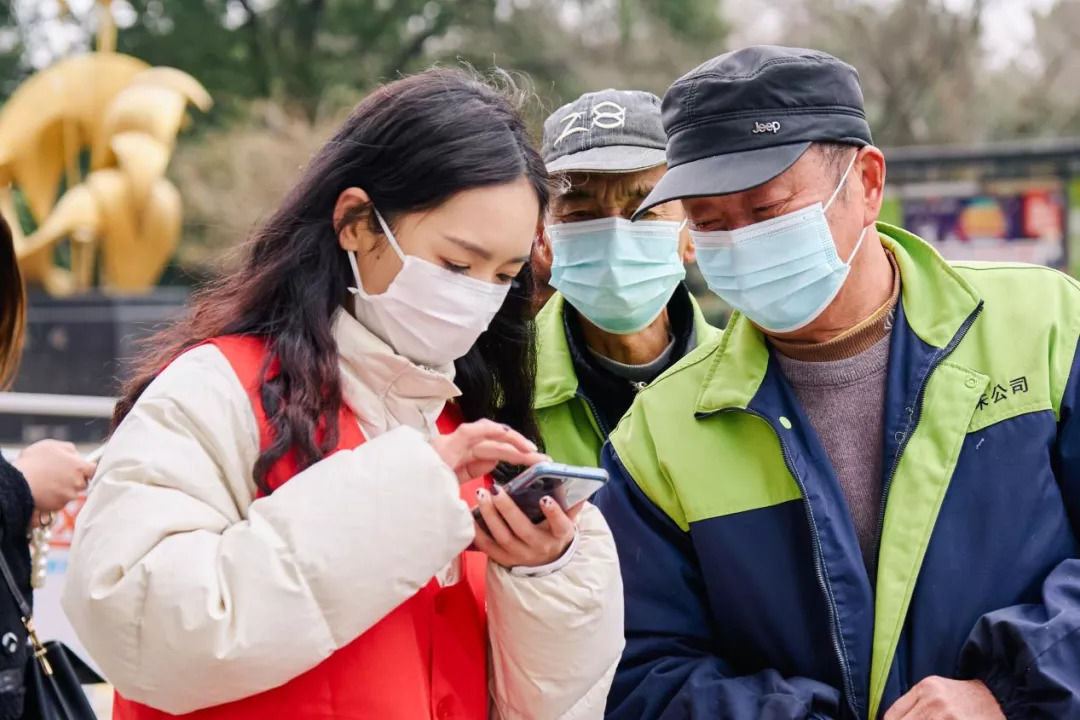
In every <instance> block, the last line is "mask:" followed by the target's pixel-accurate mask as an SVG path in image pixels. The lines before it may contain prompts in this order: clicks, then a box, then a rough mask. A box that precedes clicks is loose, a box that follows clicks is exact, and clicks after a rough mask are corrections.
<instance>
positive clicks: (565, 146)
mask: <svg viewBox="0 0 1080 720" xmlns="http://www.w3.org/2000/svg"><path fill="white" fill-rule="evenodd" d="M664 143H665V138H664V128H663V125H662V123H661V121H660V98H658V97H656V96H655V95H653V94H651V93H647V92H638V91H621V90H604V91H601V92H594V93H588V94H586V95H583V96H582V97H580V98H579V99H577V100H576V101H574V102H572V103H570V104H569V105H564V106H563V107H561V108H559V109H558V110H557V111H555V113H553V114H552V115H551V117H549V118H548V120H547V122H545V123H544V142H543V155H544V161H545V162H546V163H547V167H548V171H549V172H551V173H552V174H553V175H555V176H556V177H558V178H561V179H562V180H563V183H562V185H563V188H562V191H561V192H559V193H557V194H556V195H555V196H554V197H553V198H552V201H551V210H550V217H549V225H548V227H547V228H546V229H545V231H544V233H543V234H542V235H541V236H540V238H539V239H538V241H537V244H536V247H535V249H534V252H533V263H534V265H535V266H537V268H538V270H539V273H538V274H539V275H541V276H542V275H543V273H544V270H545V269H549V274H550V283H551V285H553V286H554V287H555V288H556V289H557V290H558V291H559V292H558V294H556V295H554V296H553V297H552V298H551V299H550V300H548V302H547V303H546V305H545V307H544V309H543V310H542V311H541V312H540V313H539V315H538V316H537V330H538V360H537V387H536V399H535V407H536V415H537V421H538V424H539V426H540V434H541V437H542V438H543V441H544V449H545V452H547V453H548V454H549V455H551V456H552V457H553V458H554V459H555V460H557V461H559V462H565V463H570V464H574V465H590V466H593V465H599V463H600V449H601V447H602V446H603V444H604V440H606V439H607V436H608V433H610V432H611V430H613V429H614V428H615V426H616V425H617V424H618V422H619V420H620V419H621V418H622V416H623V413H625V412H626V410H627V409H628V408H629V407H630V403H631V402H632V401H633V399H634V395H635V394H636V393H637V392H638V391H639V390H640V389H641V388H643V387H645V386H646V385H647V384H648V383H650V382H652V381H653V380H654V379H655V378H656V377H657V376H659V375H660V374H661V373H662V372H663V371H664V370H666V369H667V368H668V367H670V366H671V365H673V364H674V363H675V362H676V361H677V360H679V359H680V358H682V357H683V355H685V354H686V353H687V352H689V351H690V350H692V349H693V348H694V347H695V346H696V345H697V344H698V343H699V342H703V341H707V340H709V339H711V338H712V335H713V333H716V332H718V331H716V330H714V329H713V328H711V327H709V325H708V324H707V323H706V322H705V319H704V317H703V316H702V314H701V311H700V310H699V309H698V307H697V304H696V303H695V302H694V300H693V298H692V297H691V295H690V293H689V292H688V291H687V289H686V287H685V286H684V285H683V284H682V279H683V278H684V277H685V275H686V270H685V267H684V262H687V261H690V260H692V259H693V250H692V248H691V245H690V238H689V235H688V234H687V233H686V232H685V230H684V227H685V219H684V216H683V212H682V207H681V206H680V204H679V203H678V202H671V203H656V204H654V205H653V206H652V207H650V208H649V209H647V210H645V211H643V212H642V213H640V217H641V219H640V220H639V221H638V222H635V223H632V222H630V218H631V217H632V216H633V215H634V214H635V213H637V212H638V210H639V208H640V205H641V201H642V200H644V199H645V197H646V196H648V195H649V194H650V193H651V192H652V191H653V190H655V188H656V185H657V183H658V182H660V180H661V178H663V177H664V170H665V163H666V157H665V154H664Z"/></svg>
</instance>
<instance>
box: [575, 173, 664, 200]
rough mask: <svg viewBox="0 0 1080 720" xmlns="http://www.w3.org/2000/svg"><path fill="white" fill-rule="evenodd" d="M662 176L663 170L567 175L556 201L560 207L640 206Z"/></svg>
mask: <svg viewBox="0 0 1080 720" xmlns="http://www.w3.org/2000/svg"><path fill="white" fill-rule="evenodd" d="M663 176H664V168H662V167H660V168H650V169H649V170H642V171H638V172H631V173H567V174H565V175H563V176H562V180H563V182H564V185H563V188H562V191H561V192H560V193H559V194H558V195H557V197H556V201H557V202H559V203H562V204H586V203H596V204H601V205H604V204H615V205H625V204H627V203H628V202H632V201H633V202H637V203H640V202H641V201H642V200H644V199H645V197H646V196H647V195H648V194H649V193H650V192H652V189H653V188H654V187H656V183H658V182H659V181H660V178H662V177H663Z"/></svg>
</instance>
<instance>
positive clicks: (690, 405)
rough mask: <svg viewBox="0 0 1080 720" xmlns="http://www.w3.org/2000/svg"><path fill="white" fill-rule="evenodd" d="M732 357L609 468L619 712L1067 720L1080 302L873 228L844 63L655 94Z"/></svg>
mask: <svg viewBox="0 0 1080 720" xmlns="http://www.w3.org/2000/svg"><path fill="white" fill-rule="evenodd" d="M663 118H664V127H665V130H666V132H667V136H668V147H667V156H668V172H667V174H666V175H665V176H664V178H663V179H662V180H661V181H660V182H659V183H658V184H657V187H656V188H655V189H654V190H653V192H652V193H651V194H650V195H649V197H648V198H646V199H645V201H644V202H642V204H641V207H640V208H639V210H638V212H639V213H641V212H647V211H648V209H649V208H650V207H652V206H653V205H654V204H656V203H664V202H671V201H673V200H681V201H682V204H683V207H684V208H685V210H686V213H687V216H688V217H689V219H690V230H691V236H692V237H693V239H694V243H695V246H696V251H697V262H698V265H699V267H700V268H701V270H702V273H703V274H704V276H705V279H706V281H707V282H708V284H709V287H710V288H711V289H712V290H713V292H715V293H716V294H717V295H719V296H720V297H721V298H723V299H724V300H726V301H727V302H728V303H729V304H731V305H732V306H733V307H734V308H735V309H736V310H737V312H736V313H735V314H734V315H733V317H732V319H731V322H730V323H729V325H728V328H727V330H726V331H725V332H724V336H723V338H722V339H721V340H719V341H716V342H714V343H712V344H711V345H708V346H702V347H699V348H698V349H697V350H695V351H694V352H692V353H691V354H690V355H688V356H687V357H686V358H684V359H683V361H682V362H681V363H680V364H679V365H677V366H676V367H674V368H672V369H671V370H670V371H668V372H667V373H666V374H665V375H664V377H662V378H661V379H660V380H659V381H657V382H656V383H653V384H652V385H651V386H650V387H649V388H647V389H646V390H645V391H643V392H642V393H640V394H639V395H638V397H637V398H636V400H635V401H634V404H633V407H632V408H631V410H630V411H629V412H628V413H627V415H626V416H625V417H624V419H623V421H622V423H621V424H620V426H619V429H618V430H617V431H616V432H614V433H613V434H612V435H611V437H610V441H609V443H608V445H607V447H606V448H605V451H604V466H605V467H606V468H607V469H608V471H609V473H610V475H611V482H610V483H609V484H608V486H607V487H605V488H604V489H603V490H602V491H601V492H600V493H598V495H597V497H596V504H597V505H598V506H599V507H600V508H601V510H603V511H604V515H605V517H606V518H607V521H608V523H609V524H610V526H611V528H612V531H613V532H614V535H615V540H616V544H617V547H618V551H619V558H620V562H621V565H622V570H623V581H624V587H625V593H626V610H625V613H626V614H625V617H626V641H627V645H626V651H625V653H624V656H623V661H622V663H621V665H620V668H619V670H618V673H617V675H616V678H615V681H614V684H613V686H612V691H611V695H610V696H609V699H608V706H607V713H608V717H609V718H634V720H640V719H641V718H646V719H648V718H660V717H663V718H676V717H680V718H681V717H691V718H698V717H701V718H705V717H710V718H757V717H768V718H781V719H784V718H844V719H859V720H862V719H863V718H873V719H874V720H877V719H878V718H885V720H921V719H928V718H980V719H981V718H1002V717H1009V718H1028V717H1046V718H1050V717H1053V718H1065V717H1080V559H1078V558H1080V412H1078V411H1080V361H1078V356H1077V347H1078V338H1080V285H1078V284H1077V283H1076V282H1075V281H1073V280H1071V279H1070V278H1067V277H1065V276H1064V275H1062V274H1060V273H1058V272H1056V271H1054V270H1050V269H1048V268H1044V267H1034V266H1030V267H1025V266H1016V265H1011V266H1004V265H991V264H973V263H948V262H946V261H945V260H943V259H942V258H941V257H940V256H939V255H938V254H937V253H936V252H935V251H934V249H933V248H932V247H930V246H929V245H928V244H927V243H925V242H923V241H922V240H920V239H919V238H917V237H915V236H913V235H911V234H910V233H907V232H905V231H903V230H901V229H899V228H896V227H891V226H888V225H883V224H880V223H876V220H877V217H878V212H879V210H880V208H881V200H882V192H883V189H884V183H885V159H884V157H883V156H882V153H881V151H879V150H878V149H877V148H875V147H874V146H873V145H872V144H871V137H870V129H869V127H868V125H867V122H866V118H865V114H864V111H863V98H862V92H861V90H860V87H859V80H858V75H857V73H856V72H855V70H854V68H852V67H850V66H849V65H846V64H844V63H843V62H841V61H839V60H837V59H836V58H834V57H832V56H830V55H826V54H824V53H821V52H816V51H813V50H802V49H793V48H781V47H751V48H747V49H744V50H739V51H737V52H732V53H728V54H726V55H721V56H720V57H717V58H715V59H713V60H710V61H709V62H707V63H705V64H704V65H702V66H701V67H699V68H697V69H696V70H694V71H692V72H690V73H689V74H688V75H686V76H684V77H683V78H681V79H680V80H678V81H677V82H676V83H675V84H674V85H672V87H671V88H670V89H669V90H668V92H667V94H666V96H665V98H664V102H663Z"/></svg>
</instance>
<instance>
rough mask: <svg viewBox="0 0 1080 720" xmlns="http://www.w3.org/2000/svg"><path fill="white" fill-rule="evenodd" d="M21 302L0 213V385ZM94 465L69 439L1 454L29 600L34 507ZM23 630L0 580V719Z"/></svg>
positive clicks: (15, 352) (80, 484) (52, 499)
mask: <svg viewBox="0 0 1080 720" xmlns="http://www.w3.org/2000/svg"><path fill="white" fill-rule="evenodd" d="M24 317H25V301H24V296H23V286H22V277H21V276H20V274H19V265H18V263H17V262H16V261H15V246H14V244H13V242H12V238H11V230H10V228H9V227H8V225H7V223H6V222H5V221H4V219H3V218H2V217H0V388H6V387H8V385H9V383H10V381H11V379H12V376H13V375H14V374H15V370H16V368H17V367H18V364H19V354H20V352H21V350H22V339H23V330H24V327H25V322H24ZM93 473H94V466H93V465H92V464H90V463H88V462H86V461H85V460H83V459H82V456H81V455H79V453H78V452H77V451H76V450H75V446H74V445H72V444H70V443H62V442H57V441H55V440H43V441H41V442H39V443H35V444H33V445H31V446H29V447H28V448H26V449H25V450H23V451H22V452H21V453H19V455H18V457H16V458H15V460H14V461H13V462H11V463H8V462H7V461H6V460H4V458H3V457H2V456H0V552H3V554H4V561H5V562H7V565H8V568H10V569H11V574H12V576H13V579H14V580H15V584H16V585H18V586H19V588H20V589H21V590H22V593H23V596H24V597H25V598H26V601H27V602H28V603H32V602H33V593H32V592H31V589H30V570H31V568H30V546H29V545H28V544H27V534H28V532H29V530H30V523H31V518H32V517H33V515H34V510H35V509H36V510H37V511H39V512H43V513H52V512H56V511H58V510H60V509H61V508H63V507H64V506H65V505H67V504H68V503H69V502H71V501H72V500H74V499H75V498H76V497H77V496H78V494H79V493H80V492H82V491H83V490H85V489H86V483H87V481H88V480H89V479H90V476H91V475H93ZM26 639H27V638H26V629H25V628H24V627H23V624H22V617H21V614H20V612H19V608H18V605H17V604H16V603H15V599H14V598H13V597H11V593H10V592H9V591H8V589H7V585H6V584H5V583H4V582H3V581H2V580H0V647H2V651H0V720H18V718H21V717H22V716H23V695H24V686H25V684H24V682H23V669H24V668H25V667H26V659H27V652H28V650H27V646H26Z"/></svg>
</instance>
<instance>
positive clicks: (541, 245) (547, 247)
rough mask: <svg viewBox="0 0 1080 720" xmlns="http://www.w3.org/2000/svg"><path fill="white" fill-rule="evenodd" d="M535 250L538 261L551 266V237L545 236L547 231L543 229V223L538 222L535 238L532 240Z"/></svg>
mask: <svg viewBox="0 0 1080 720" xmlns="http://www.w3.org/2000/svg"><path fill="white" fill-rule="evenodd" d="M534 245H535V250H536V254H537V256H539V258H540V261H541V262H543V263H544V265H546V266H547V267H551V262H552V260H553V255H552V252H551V238H549V237H548V236H547V232H545V231H544V224H543V223H540V224H539V225H538V226H537V228H536V240H535V241H534Z"/></svg>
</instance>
